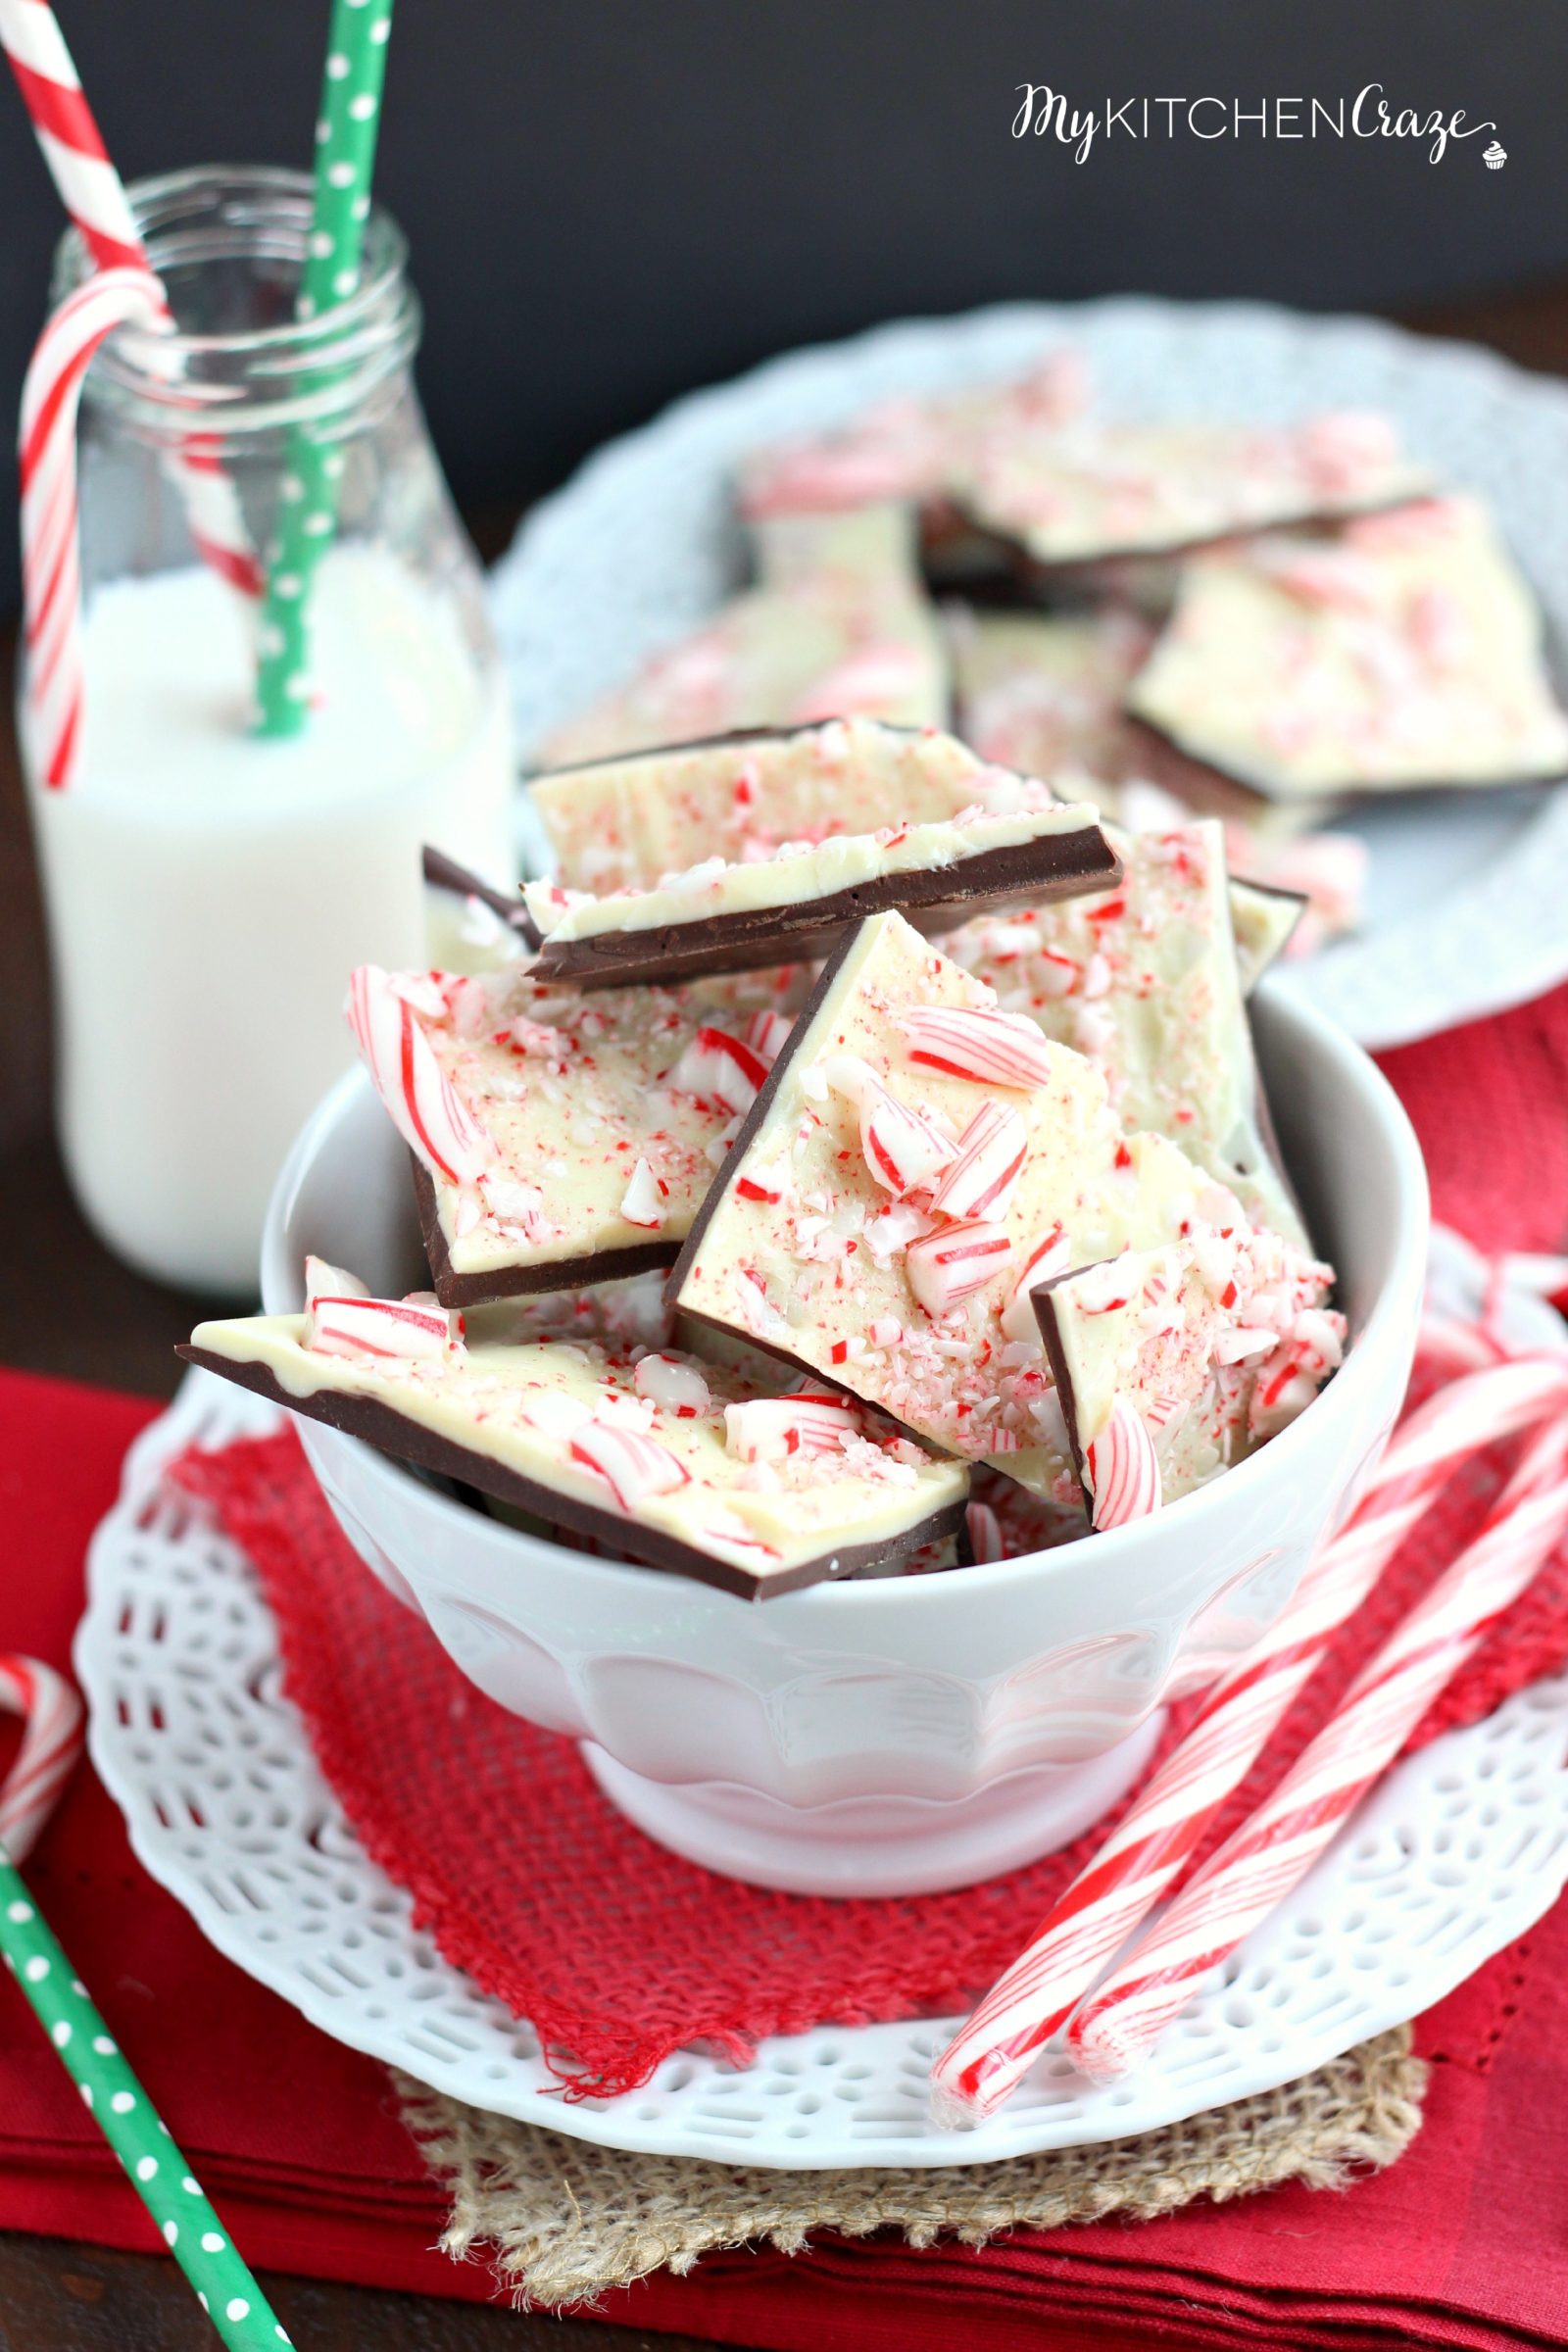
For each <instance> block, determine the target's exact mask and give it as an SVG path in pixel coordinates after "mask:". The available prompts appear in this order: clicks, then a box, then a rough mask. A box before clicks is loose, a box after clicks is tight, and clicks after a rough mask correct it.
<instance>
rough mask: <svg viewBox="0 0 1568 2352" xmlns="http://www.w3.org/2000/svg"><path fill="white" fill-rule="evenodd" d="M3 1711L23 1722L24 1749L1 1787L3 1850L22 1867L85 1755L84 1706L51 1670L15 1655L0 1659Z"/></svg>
mask: <svg viewBox="0 0 1568 2352" xmlns="http://www.w3.org/2000/svg"><path fill="white" fill-rule="evenodd" d="M0 1706H3V1707H5V1708H6V1709H7V1710H8V1711H9V1712H10V1713H11V1714H13V1715H20V1716H21V1717H22V1718H23V1723H24V1729H23V1734H22V1745H21V1747H20V1748H19V1749H18V1750H17V1755H16V1761H15V1762H14V1763H13V1765H12V1767H11V1771H10V1773H9V1774H8V1776H7V1778H6V1782H5V1786H4V1788H0V1848H4V1850H5V1851H6V1852H7V1853H8V1854H9V1855H10V1857H11V1859H12V1861H13V1862H20V1861H22V1859H23V1858H24V1856H25V1855H26V1854H27V1853H29V1852H30V1851H31V1848H32V1846H33V1845H34V1843H35V1842H36V1840H37V1837H38V1833H39V1831H40V1830H41V1829H42V1828H43V1825H44V1823H45V1822H46V1821H47V1820H48V1818H49V1816H50V1814H51V1813H52V1812H53V1810H54V1806H55V1800H56V1798H57V1797H58V1796H59V1794H60V1791H61V1789H63V1788H64V1787H65V1785H66V1782H67V1781H68V1779H69V1778H70V1776H71V1770H72V1767H73V1764H74V1763H75V1761H76V1758H77V1757H78V1756H79V1755H80V1753H81V1712H82V1710H81V1701H80V1699H79V1698H78V1697H77V1696H76V1693H75V1691H73V1689H72V1687H71V1685H70V1684H69V1683H68V1682H67V1681H66V1679H65V1677H64V1676H63V1675H59V1674H56V1672H55V1670H54V1668H53V1667H52V1666H45V1665H43V1664H42V1663H41V1662H40V1661H39V1660H38V1659H37V1658H25V1657H22V1656H21V1655H20V1654H19V1653H18V1652H16V1651H14V1650H13V1651H8V1652H5V1653H4V1654H0Z"/></svg>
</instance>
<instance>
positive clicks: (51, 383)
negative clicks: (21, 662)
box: [19, 0, 163, 791]
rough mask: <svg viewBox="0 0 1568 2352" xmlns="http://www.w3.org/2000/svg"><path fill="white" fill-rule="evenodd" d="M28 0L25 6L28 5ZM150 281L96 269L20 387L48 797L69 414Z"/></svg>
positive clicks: (148, 320)
mask: <svg viewBox="0 0 1568 2352" xmlns="http://www.w3.org/2000/svg"><path fill="white" fill-rule="evenodd" d="M30 4H31V0H29V5H30ZM162 308H163V293H162V290H161V289H160V287H159V284H158V280H157V279H156V278H155V277H153V276H151V275H150V274H149V272H148V271H147V270H100V271H99V272H98V273H97V275H96V276H94V277H90V278H89V279H88V280H87V282H86V284H85V285H82V286H78V287H77V289H76V291H75V292H74V293H73V294H70V295H68V296H67V297H66V300H65V301H64V302H63V303H62V304H61V305H60V308H59V309H58V310H57V311H56V313H55V315H54V317H53V318H52V319H50V320H49V321H48V323H47V325H46V326H45V327H44V330H43V333H42V334H41V335H40V336H39V338H38V344H37V348H36V350H35V351H34V352H33V355H32V359H31V362H30V363H29V365H28V368H27V373H26V378H25V382H24V384H23V388H22V425H21V432H20V436H19V439H20V448H21V463H22V594H23V606H24V621H23V626H24V634H25V644H26V692H27V703H28V709H29V713H30V718H31V725H32V732H33V736H34V757H35V758H36V760H37V761H38V768H39V772H40V774H41V775H42V777H43V780H44V782H45V783H46V784H47V785H48V786H49V787H50V788H51V789H52V790H55V791H58V790H60V789H61V788H62V787H63V786H64V785H67V784H69V783H70V782H71V780H72V778H73V775H74V774H75V772H76V769H77V767H78V765H79V763H80V758H81V703H82V659H81V573H80V568H79V564H78V560H77V552H76V412H77V409H78V408H79V406H80V403H81V386H82V379H83V378H84V376H85V375H86V372H87V369H88V368H89V366H90V365H91V362H92V356H93V353H94V352H95V351H96V350H97V349H98V346H99V344H100V343H101V342H102V341H103V340H104V337H105V336H106V335H109V334H112V333H113V332H114V330H115V328H116V327H117V326H124V325H126V324H127V323H135V324H138V325H141V326H149V325H152V324H153V323H155V322H156V320H157V318H158V316H159V314H160V312H161V311H162Z"/></svg>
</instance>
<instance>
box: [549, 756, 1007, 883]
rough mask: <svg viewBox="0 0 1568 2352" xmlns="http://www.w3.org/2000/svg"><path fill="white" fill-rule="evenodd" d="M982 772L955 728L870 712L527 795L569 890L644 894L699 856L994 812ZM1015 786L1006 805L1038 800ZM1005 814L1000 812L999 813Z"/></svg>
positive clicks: (657, 759) (603, 771) (579, 778)
mask: <svg viewBox="0 0 1568 2352" xmlns="http://www.w3.org/2000/svg"><path fill="white" fill-rule="evenodd" d="M996 789H997V783H996V770H994V769H991V768H988V767H987V765H986V762H985V761H984V760H980V759H978V758H976V756H975V754H974V753H973V752H971V751H970V750H969V749H968V748H967V746H966V745H964V744H961V743H959V742H958V741H957V739H956V737H955V736H952V735H944V734H941V733H939V732H938V731H937V730H935V729H927V730H925V731H923V732H921V733H919V734H909V733H907V732H904V731H901V730H899V729H896V728H893V727H887V726H881V725H878V724H877V723H876V722H875V721H873V720H870V719H847V720H844V721H842V722H836V723H835V722H830V723H829V724H827V725H824V726H820V727H813V728H810V729H809V730H807V731H805V732H802V733H797V734H793V735H766V736H760V737H758V738H757V739H756V740H755V741H749V742H740V743H715V744H697V745H693V746H691V747H690V748H689V749H686V750H681V749H678V748H677V749H675V750H673V751H661V752H650V753H645V754H643V755H642V756H641V757H639V758H636V759H628V760H606V761H602V762H600V763H599V764H598V765H596V766H593V767H585V768H578V769H575V770H572V771H571V772H569V773H560V774H556V775H545V776H536V777H535V778H534V780H533V784H532V786H531V790H532V793H533V799H534V806H535V808H536V809H538V812H539V815H540V818H541V819H542V821H543V823H544V826H545V830H546V831H547V833H548V834H549V836H550V841H551V846H552V848H553V849H554V851H555V853H556V862H557V878H558V879H559V880H560V881H561V882H562V883H563V884H564V885H565V887H566V888H567V889H569V890H592V891H599V892H604V891H611V890H624V889H637V890H648V889H652V888H654V887H656V886H657V884H658V883H659V881H660V879H661V877H662V875H664V874H669V873H680V872H682V871H684V870H685V868H686V867H688V866H692V865H696V864H698V863H699V862H700V861H701V860H702V859H704V858H713V857H719V858H723V859H724V860H725V861H726V862H727V863H729V864H732V865H739V864H744V863H748V862H750V861H751V860H752V859H754V858H766V857H769V856H771V854H772V853H773V852H774V851H775V850H777V849H779V848H781V847H782V846H783V844H784V843H785V842H814V841H827V840H830V839H832V838H833V837H834V836H836V835H841V834H854V833H876V832H879V831H880V830H881V829H882V827H883V826H885V825H898V824H911V825H912V824H931V823H944V822H948V821H950V820H951V819H952V818H954V817H956V816H957V815H958V814H959V813H960V811H961V810H963V809H972V808H973V807H975V806H976V804H979V805H981V806H982V807H988V808H993V809H994V808H996V806H997V804H996V802H995V800H994V799H991V800H988V797H987V796H988V794H994V793H995V791H996ZM1022 791H1023V788H1022V787H1021V786H1018V787H1015V790H1014V794H1013V797H1012V800H1011V801H1010V803H1009V804H1008V805H1009V806H1035V807H1040V806H1043V805H1044V804H1045V803H1046V802H1047V801H1048V800H1049V797H1050V796H1049V795H1048V794H1046V793H1045V792H1044V791H1043V790H1042V789H1041V787H1039V786H1038V785H1037V786H1035V787H1034V791H1033V799H1032V801H1030V800H1029V799H1028V798H1027V797H1025V798H1023V799H1020V798H1019V797H1018V796H1019V794H1020V793H1022ZM999 812H1005V811H999Z"/></svg>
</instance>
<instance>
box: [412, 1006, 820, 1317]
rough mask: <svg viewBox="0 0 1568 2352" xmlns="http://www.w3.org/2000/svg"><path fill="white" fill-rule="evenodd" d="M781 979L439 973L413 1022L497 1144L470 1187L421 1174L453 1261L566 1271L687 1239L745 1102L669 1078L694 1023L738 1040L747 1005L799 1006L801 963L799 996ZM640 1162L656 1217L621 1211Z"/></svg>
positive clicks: (465, 1268) (469, 1271) (487, 1268)
mask: <svg viewBox="0 0 1568 2352" xmlns="http://www.w3.org/2000/svg"><path fill="white" fill-rule="evenodd" d="M780 977H783V978H784V979H785V981H786V983H787V984H788V982H789V979H790V975H789V974H787V973H786V974H783V975H776V974H767V973H759V974H757V975H755V976H754V977H753V979H752V982H751V984H750V985H737V984H730V985H729V986H728V987H727V988H725V987H720V986H717V985H713V986H709V985H707V984H705V985H703V986H701V987H698V988H686V989H656V988H638V989H605V990H602V991H600V992H598V993H597V994H595V995H593V996H589V997H582V996H578V995H575V994H573V993H572V992H571V991H569V990H563V989H542V988H539V987H536V986H535V985H534V983H533V982H532V981H531V980H530V979H529V978H528V976H527V973H526V972H524V971H503V972H498V973H488V974H484V975H479V976H468V977H465V978H459V977H457V976H455V975H452V974H438V975H436V976H435V979H434V984H433V985H434V990H435V992H436V993H437V994H438V995H439V998H440V1001H441V1005H442V1011H441V1013H440V1016H439V1017H436V1016H433V1015H431V1014H429V1013H423V1012H421V1013H418V1014H417V1018H418V1020H419V1025H420V1027H421V1029H422V1030H423V1032H424V1035H425V1036H426V1038H427V1039H428V1041H429V1043H430V1046H431V1049H432V1051H433V1052H434V1054H435V1057H436V1059H437V1061H438V1062H439V1063H440V1065H441V1068H442V1070H443V1071H444V1072H445V1074H446V1076H447V1078H448V1079H449V1081H450V1083H451V1085H452V1087H453V1090H454V1092H455V1093H456V1095H457V1097H458V1100H459V1102H460V1103H461V1104H462V1105H463V1107H464V1109H465V1110H466V1111H467V1112H468V1114H469V1115H470V1116H471V1117H472V1118H473V1119H474V1120H475V1121H476V1123H477V1124H478V1126H479V1127H480V1128H481V1129H482V1130H483V1131H484V1134H485V1135H486V1137H487V1138H488V1139H489V1141H490V1144H491V1146H492V1147H493V1151H492V1159H491V1165H490V1167H489V1169H488V1170H487V1171H486V1173H485V1174H484V1175H483V1176H482V1177H481V1178H480V1179H479V1181H478V1183H477V1184H476V1185H472V1186H461V1187H460V1186H458V1185H454V1184H452V1183H450V1182H448V1181H447V1180H446V1179H445V1178H444V1177H443V1176H442V1175H441V1174H440V1172H439V1171H438V1170H435V1169H430V1170H429V1171H428V1172H429V1174H430V1177H431V1181H432V1184H433V1186H434V1189H435V1197H436V1206H437V1213H438V1215H439V1218H440V1223H441V1231H442V1235H443V1237H444V1240H445V1243H446V1248H447V1253H448V1256H449V1257H450V1259H451V1263H452V1269H453V1272H454V1273H456V1274H460V1275H485V1274H493V1273H498V1272H501V1271H504V1270H506V1269H508V1268H512V1267H515V1266H529V1267H547V1266H550V1265H555V1264H560V1265H563V1266H564V1268H566V1269H567V1271H566V1272H565V1273H564V1277H563V1278H564V1279H570V1272H569V1269H570V1268H571V1266H572V1265H573V1264H574V1263H575V1261H577V1260H578V1259H581V1258H583V1257H586V1256H590V1255H594V1254H599V1253H602V1252H604V1251H607V1250H625V1249H633V1248H636V1247H637V1246H638V1245H640V1244H646V1243H648V1242H651V1241H668V1242H678V1241H680V1240H681V1239H682V1238H683V1237H684V1236H685V1234H686V1232H687V1231H688V1229H689V1227H690V1225H691V1220H692V1218H693V1216H694V1215H695V1213H696V1211H697V1208H698V1206H699V1204H700V1202H701V1201H702V1199H703V1196H704V1194H705V1193H706V1192H707V1190H708V1187H709V1185H710V1183H711V1181H712V1177H713V1173H714V1170H715V1169H716V1168H717V1167H718V1165H719V1164H720V1162H721V1160H722V1158H723V1154H724V1144H725V1138H726V1136H727V1134H728V1133H729V1132H730V1131H731V1130H732V1128H733V1127H734V1124H735V1120H736V1111H735V1107H734V1104H733V1103H729V1102H725V1101H722V1100H719V1099H717V1098H711V1097H709V1098H705V1097H701V1096H698V1095H694V1094H691V1093H688V1092H685V1091H682V1090H681V1089H679V1088H677V1087H675V1086H672V1085H671V1084H670V1079H671V1077H672V1075H673V1073H674V1071H675V1069H676V1065H677V1064H678V1062H679V1061H680V1058H681V1055H682V1054H684V1053H685V1051H686V1049H687V1048H688V1047H689V1046H690V1045H691V1044H692V1042H693V1040H694V1039H695V1038H696V1035H697V1032H698V1030H699V1028H701V1027H703V1026H705V1025H713V1026H716V1027H718V1028H719V1029H721V1030H723V1031H725V1032H726V1033H728V1034H731V1035H734V1036H739V1035H740V1034H741V1033H742V1031H743V1030H744V1029H745V1027H746V1023H747V1015H746V1012H745V1011H744V1010H743V1009H742V1008H743V1007H745V1006H753V1007H761V1006H769V1005H770V1006H777V1007H778V1008H779V1009H784V1008H785V1006H786V1005H789V1004H790V1003H791V1002H798V1001H799V994H800V989H801V987H802V986H804V974H803V975H801V976H800V977H799V979H798V981H797V983H796V985H795V988H794V992H793V995H792V991H791V988H790V986H789V985H786V987H785V988H784V989H783V990H782V991H781V990H780V989H779V988H778V987H777V986H776V985H775V982H776V980H777V979H778V978H780ZM639 1163H642V1164H643V1165H645V1166H646V1168H647V1170H648V1175H649V1178H650V1179H651V1181H652V1183H653V1185H654V1187H655V1189H656V1193H657V1201H658V1208H657V1215H658V1222H657V1224H654V1225H648V1224H638V1223H634V1222H633V1221H632V1220H631V1218H630V1217H628V1216H627V1215H625V1214H624V1213H623V1204H624V1203H626V1202H627V1200H628V1195H629V1193H630V1191H631V1186H632V1180H633V1177H634V1174H635V1172H636V1169H637V1167H638V1165H639ZM632 1204H633V1205H636V1201H635V1199H633V1202H632Z"/></svg>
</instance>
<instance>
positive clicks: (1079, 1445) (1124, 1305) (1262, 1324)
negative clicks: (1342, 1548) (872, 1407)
mask: <svg viewBox="0 0 1568 2352" xmlns="http://www.w3.org/2000/svg"><path fill="white" fill-rule="evenodd" d="M1326 1275H1327V1269H1326V1268H1324V1267H1321V1266H1315V1265H1313V1264H1312V1263H1311V1262H1310V1261H1308V1260H1306V1259H1303V1258H1301V1257H1300V1256H1299V1253H1297V1252H1293V1251H1291V1250H1288V1249H1286V1248H1285V1247H1284V1246H1283V1245H1282V1244H1281V1243H1280V1241H1279V1239H1278V1237H1277V1236H1275V1235H1259V1234H1256V1233H1237V1234H1233V1235H1230V1236H1222V1237H1221V1239H1220V1245H1219V1246H1218V1247H1216V1246H1215V1243H1214V1241H1213V1239H1211V1238H1210V1239H1206V1240H1205V1241H1203V1242H1202V1243H1201V1244H1196V1245H1195V1244H1193V1243H1190V1242H1182V1243H1177V1244H1174V1245H1170V1246H1167V1247H1166V1248H1164V1249H1160V1250H1142V1251H1140V1250H1128V1251H1125V1252H1124V1253H1123V1254H1122V1255H1121V1256H1119V1257H1114V1258H1109V1259H1106V1260H1105V1261H1103V1263H1102V1264H1100V1265H1095V1266H1087V1267H1080V1268H1078V1269H1077V1270H1076V1271H1074V1272H1072V1273H1069V1274H1064V1275H1061V1276H1058V1277H1057V1278H1056V1279H1054V1281H1051V1282H1048V1283H1045V1284H1043V1285H1042V1286H1041V1287H1040V1288H1039V1289H1038V1290H1037V1291H1036V1292H1035V1293H1034V1306H1035V1312H1036V1314H1037V1316H1038V1317H1039V1321H1040V1329H1041V1334H1042V1337H1043V1338H1044V1341H1045V1344H1046V1352H1047V1355H1048V1356H1049V1358H1050V1362H1051V1368H1052V1373H1053V1377H1054V1380H1055V1384H1056V1394H1057V1396H1058V1397H1060V1399H1061V1406H1062V1412H1063V1415H1064V1417H1065V1420H1066V1424H1067V1432H1068V1436H1069V1439H1070V1440H1071V1444H1072V1449H1073V1457H1074V1460H1075V1462H1076V1463H1077V1466H1078V1473H1079V1478H1080V1482H1081V1484H1082V1486H1083V1489H1084V1494H1085V1499H1086V1502H1087V1504H1088V1507H1089V1511H1090V1523H1091V1525H1092V1526H1093V1527H1095V1528H1097V1529H1101V1528H1106V1527H1115V1526H1121V1525H1124V1524H1125V1523H1126V1522H1127V1521H1128V1520H1130V1519H1134V1518H1140V1517H1143V1516H1145V1515H1146V1514H1147V1513H1148V1512H1150V1511H1152V1510H1157V1509H1158V1508H1159V1507H1160V1506H1161V1504H1163V1503H1167V1502H1174V1501H1176V1500H1177V1499H1179V1497H1180V1496H1181V1495H1187V1494H1190V1493H1191V1492H1192V1491H1193V1489H1194V1488H1196V1487H1201V1486H1203V1485H1205V1484H1206V1483H1207V1481H1208V1480H1209V1479H1211V1478H1213V1477H1216V1476H1217V1475H1218V1473H1219V1472H1220V1471H1222V1470H1226V1469H1229V1468H1230V1466H1231V1465H1232V1463H1234V1462H1236V1461H1238V1460H1240V1459H1241V1458H1242V1457H1243V1456H1244V1455H1245V1454H1247V1453H1249V1452H1250V1451H1251V1450H1252V1449H1253V1447H1254V1446H1257V1445H1259V1444H1261V1443H1262V1442H1263V1441H1264V1440H1265V1439H1266V1438H1268V1437H1272V1436H1273V1435H1274V1434H1275V1433H1276V1432H1277V1430H1279V1429H1280V1428H1282V1427H1283V1426H1284V1425H1285V1423H1286V1421H1287V1420H1290V1419H1294V1418H1295V1416H1296V1414H1297V1413H1298V1412H1299V1411H1302V1410H1303V1409H1304V1408H1305V1406H1306V1405H1307V1404H1308V1403H1309V1402H1310V1401H1311V1398H1312V1397H1314V1396H1315V1395H1316V1393H1317V1390H1318V1388H1319V1387H1320V1386H1321V1385H1322V1383H1323V1382H1324V1381H1325V1380H1326V1379H1328V1378H1329V1376H1330V1375H1331V1374H1332V1373H1333V1372H1334V1371H1335V1370H1336V1369H1337V1368H1338V1366H1339V1363H1340V1359H1341V1355H1342V1352H1343V1348H1344V1343H1345V1319H1344V1317H1343V1316H1342V1315H1340V1314H1338V1313H1337V1312H1335V1311H1334V1310H1333V1309H1331V1308H1328V1307H1326V1306H1325V1305H1324V1304H1323V1299H1324V1296H1325V1279H1324V1278H1325V1277H1326Z"/></svg>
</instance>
